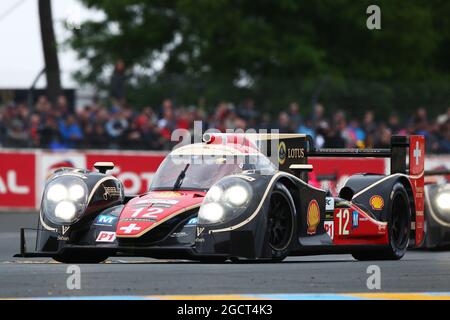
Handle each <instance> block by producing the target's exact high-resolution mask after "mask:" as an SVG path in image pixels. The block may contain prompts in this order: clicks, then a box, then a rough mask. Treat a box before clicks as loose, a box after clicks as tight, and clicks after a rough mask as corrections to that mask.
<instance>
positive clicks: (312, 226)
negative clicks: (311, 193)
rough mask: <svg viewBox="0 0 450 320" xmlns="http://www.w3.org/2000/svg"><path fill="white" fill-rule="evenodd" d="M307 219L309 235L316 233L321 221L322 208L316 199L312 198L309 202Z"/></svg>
mask: <svg viewBox="0 0 450 320" xmlns="http://www.w3.org/2000/svg"><path fill="white" fill-rule="evenodd" d="M306 220H307V223H308V229H307V233H308V234H309V235H313V234H316V231H317V226H318V225H319V223H320V208H319V204H318V203H317V201H316V200H311V202H310V203H309V205H308V211H307V216H306Z"/></svg>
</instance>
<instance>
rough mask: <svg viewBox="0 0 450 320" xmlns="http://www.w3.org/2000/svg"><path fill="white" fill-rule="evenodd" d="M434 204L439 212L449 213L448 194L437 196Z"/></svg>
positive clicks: (449, 199) (449, 196)
mask: <svg viewBox="0 0 450 320" xmlns="http://www.w3.org/2000/svg"><path fill="white" fill-rule="evenodd" d="M436 204H437V206H438V208H439V209H440V210H442V211H444V212H446V213H450V192H443V193H440V194H438V195H437V197H436Z"/></svg>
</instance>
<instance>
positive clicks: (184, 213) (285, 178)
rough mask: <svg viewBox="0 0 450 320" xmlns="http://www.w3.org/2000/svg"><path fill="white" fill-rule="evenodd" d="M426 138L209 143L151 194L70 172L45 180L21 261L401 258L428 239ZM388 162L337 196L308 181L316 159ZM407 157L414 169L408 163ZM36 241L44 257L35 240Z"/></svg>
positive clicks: (216, 139) (162, 172) (186, 152)
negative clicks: (328, 144) (384, 143)
mask: <svg viewBox="0 0 450 320" xmlns="http://www.w3.org/2000/svg"><path fill="white" fill-rule="evenodd" d="M424 150H425V140H424V137H423V136H410V137H405V136H393V137H392V141H391V148H388V149H367V150H359V149H316V148H315V147H314V144H313V142H312V139H311V138H310V137H309V136H306V135H301V134H219V133H216V134H205V135H204V136H203V142H201V143H194V144H189V145H183V146H179V147H178V148H176V149H175V150H173V151H172V152H171V153H170V154H169V155H168V156H167V157H166V158H165V160H164V161H163V162H162V163H161V165H160V167H159V168H158V170H157V172H156V173H155V175H154V177H153V180H152V183H151V186H150V190H149V191H148V192H147V193H145V194H142V195H138V196H126V195H124V188H123V185H122V183H121V182H120V181H119V180H118V179H117V178H115V177H114V176H111V175H108V174H107V171H109V170H111V169H113V167H114V164H113V163H97V164H95V166H94V167H95V169H97V170H98V172H95V171H89V170H83V169H73V168H63V169H60V170H58V171H56V172H55V173H54V174H53V175H52V176H51V177H50V178H49V179H48V180H47V182H46V185H45V189H44V193H43V197H42V203H41V209H40V213H39V221H38V226H37V229H33V230H30V229H21V252H20V254H19V256H20V257H52V258H53V259H55V260H57V261H60V262H65V263H98V262H101V261H104V260H105V259H107V258H108V257H111V256H140V257H152V258H169V259H190V260H199V261H206V262H222V261H226V260H231V261H234V262H237V261H273V262H279V261H282V260H283V259H285V258H286V257H287V256H298V255H307V254H325V253H350V254H352V255H353V257H354V258H356V259H358V260H378V259H389V260H398V259H401V258H402V257H403V255H404V254H405V252H406V250H407V247H408V244H410V243H412V244H420V243H421V242H422V240H423V171H424ZM310 156H314V157H349V156H351V157H388V158H390V159H391V174H389V175H380V174H370V173H361V174H356V175H353V176H351V177H350V178H349V179H348V180H347V182H346V183H345V184H344V186H343V187H342V188H341V190H340V192H339V195H338V196H337V197H331V196H327V192H326V191H325V190H322V189H319V188H316V187H314V186H312V185H310V184H308V172H311V171H312V170H314V168H313V167H312V165H310V164H308V157H310ZM408 159H409V165H408ZM33 235H35V238H36V241H35V249H34V251H29V250H28V248H27V245H26V243H27V241H26V240H27V239H28V238H29V237H30V236H31V238H33V237H32V236H33Z"/></svg>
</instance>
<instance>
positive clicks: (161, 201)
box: [133, 199, 178, 205]
mask: <svg viewBox="0 0 450 320" xmlns="http://www.w3.org/2000/svg"><path fill="white" fill-rule="evenodd" d="M177 203H178V200H170V199H142V200H139V201H137V202H136V203H133V205H136V204H171V205H174V204H177Z"/></svg>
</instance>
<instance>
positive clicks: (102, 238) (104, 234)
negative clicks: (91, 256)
mask: <svg viewBox="0 0 450 320" xmlns="http://www.w3.org/2000/svg"><path fill="white" fill-rule="evenodd" d="M115 240H116V233H115V232H111V231H101V232H100V233H99V234H98V236H97V239H96V240H95V241H96V242H114V241H115Z"/></svg>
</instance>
